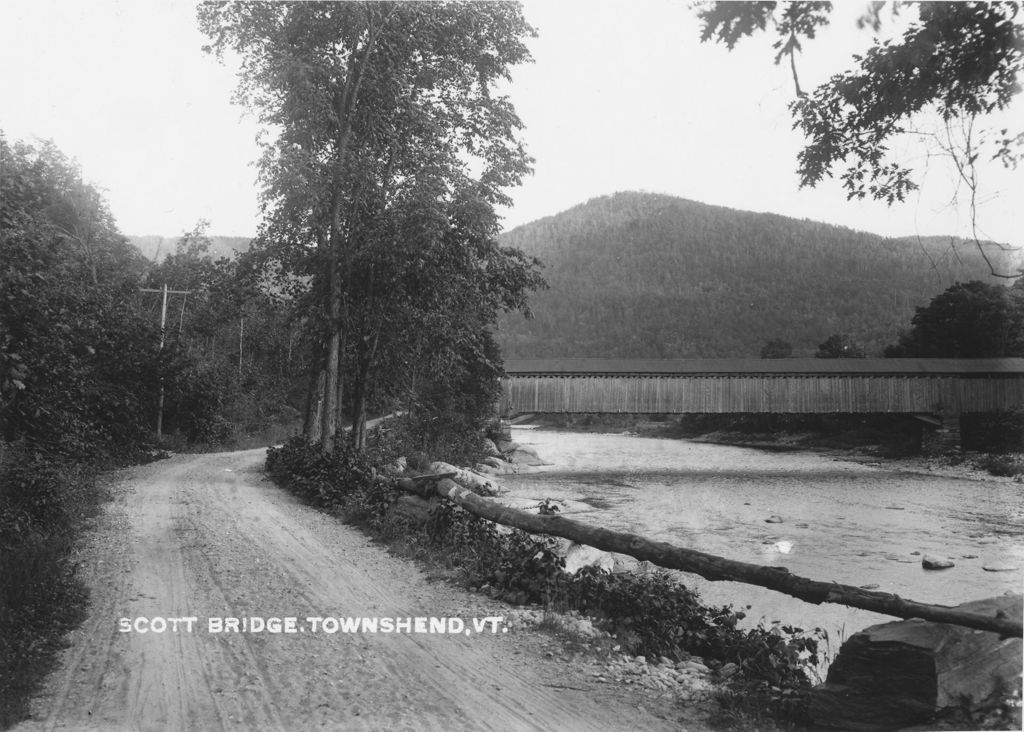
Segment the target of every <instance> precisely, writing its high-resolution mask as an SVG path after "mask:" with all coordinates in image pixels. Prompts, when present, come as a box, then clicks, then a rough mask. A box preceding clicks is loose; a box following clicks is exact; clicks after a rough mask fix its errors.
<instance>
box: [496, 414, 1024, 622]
mask: <svg viewBox="0 0 1024 732" xmlns="http://www.w3.org/2000/svg"><path fill="white" fill-rule="evenodd" d="M513 439H514V440H516V441H517V442H519V443H521V444H524V445H529V446H531V447H534V448H535V449H536V450H537V452H538V453H539V454H540V456H541V458H543V459H544V460H545V461H547V462H549V463H551V465H549V466H545V467H542V468H540V469H539V471H538V472H536V473H527V474H521V475H510V476H503V478H502V482H503V483H504V484H505V485H506V486H507V487H508V488H509V490H510V494H509V495H510V496H513V497H517V498H531V499H536V500H538V501H540V500H543V499H545V498H550V499H553V500H559V501H565V502H566V503H565V505H564V507H563V509H562V513H563V514H564V515H567V516H571V517H573V518H576V519H578V520H580V521H585V522H587V523H593V524H596V525H601V526H606V527H608V528H612V529H617V530H621V531H630V532H633V533H637V534H641V535H643V536H645V537H649V538H654V539H659V540H663V541H668V542H671V543H674V544H676V545H679V546H683V547H688V548H692V549H697V550H700V551H704V552H708V553H711V554H717V555H719V556H723V557H727V558H729V559H736V560H740V561H745V562H753V563H758V564H773V565H780V566H784V567H787V568H788V569H789V570H790V571H791V572H792V573H794V574H797V575H801V576H803V577H808V578H811V579H816V580H822V581H835V582H839V583H841V584H849V585H856V586H864V585H878V588H877V589H878V590H879V591H882V592H893V593H896V594H898V595H900V596H901V597H903V598H905V599H910V600H917V601H920V602H928V603H938V604H943V605H956V604H959V603H962V602H967V601H969V600H977V599H982V598H985V597H992V596H995V595H1000V594H1003V593H1004V592H1007V591H1014V592H1020V591H1022V589H1024V572H1022V571H1021V570H1020V569H1015V570H1013V571H1002V572H989V571H985V570H983V569H982V567H983V565H989V566H992V565H995V564H999V565H1003V566H1004V567H1005V566H1012V567H1016V568H1021V567H1024V486H1022V485H1020V484H1014V483H1011V482H1008V481H1005V480H970V479H962V478H950V477H940V476H935V475H925V474H917V473H910V472H898V471H894V470H891V469H886V468H885V467H884V466H873V465H864V464H860V463H855V462H850V461H845V460H836V459H832V458H829V457H827V456H822V455H819V454H813V453H807V452H785V453H772V452H765V451H762V450H756V449H753V448H743V447H731V446H724V445H710V444H705V443H697V442H689V441H687V440H671V439H658V438H646V437H636V436H632V435H626V434H579V433H567V432H553V431H547V430H537V429H528V428H513ZM773 515H775V516H778V517H779V518H781V519H782V523H766V521H765V519H767V518H769V517H771V516H773ZM913 552H920V555H918V554H914V553H913ZM924 554H938V555H942V556H945V557H949V558H950V559H952V560H953V561H954V562H955V566H954V567H952V568H950V569H944V570H926V569H923V568H922V566H921V555H924ZM680 576H681V578H682V580H683V582H684V583H685V584H687V585H689V586H691V587H694V588H696V589H698V590H699V592H700V594H701V596H702V597H703V598H704V599H705V601H707V602H709V603H711V604H715V605H720V604H732V605H734V606H736V607H737V608H738V609H739V608H742V607H743V606H746V605H751V606H752V608H751V609H750V610H747V611H746V612H747V614H748V620H747V622H748V623H756V622H757V621H759V620H764V621H766V622H771V621H774V620H779V621H781V622H782V623H783V624H785V625H795V626H798V627H803V628H814V627H821V628H823V629H824V630H826V631H827V632H828V633H829V635H830V637H831V638H834V639H839V638H842V637H843V636H845V637H849V636H850V635H851V634H852V633H854V632H856V631H857V630H861V629H863V628H865V627H867V626H868V625H872V624H874V623H876V622H884V621H887V620H892V618H889V617H886V616H882V615H876V614H874V613H869V612H866V611H863V610H855V609H852V608H846V607H843V606H840V605H831V604H825V605H821V606H816V605H812V604H809V603H805V602H803V601H801V600H797V599H795V598H791V597H788V596H786V595H782V594H780V593H777V592H774V591H772V590H767V589H763V588H759V587H753V586H750V585H744V584H739V583H733V582H708V581H706V580H703V579H702V578H700V577H697V576H695V575H689V574H681V575H680Z"/></svg>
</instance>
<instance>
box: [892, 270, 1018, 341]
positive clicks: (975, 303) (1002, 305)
mask: <svg viewBox="0 0 1024 732" xmlns="http://www.w3.org/2000/svg"><path fill="white" fill-rule="evenodd" d="M911 326H912V327H911V329H910V330H909V331H908V332H906V333H904V334H903V335H901V336H900V339H899V342H898V343H897V344H895V345H892V346H890V347H888V348H887V349H886V350H885V355H886V356H891V357H899V356H923V357H929V358H1003V357H1012V356H1024V280H1018V281H1017V282H1016V283H1015V284H1014V286H1013V287H1012V288H1007V287H1002V286H999V285H990V284H986V283H984V282H981V281H978V280H972V281H970V282H964V283H960V282H957V283H956V284H954V285H953V286H952V287H950V288H949V289H947V290H946V291H945V292H942V293H941V294H939V295H937V296H936V297H935V298H933V299H932V301H931V302H930V303H929V304H928V305H927V306H925V307H919V308H917V312H916V314H915V315H914V318H913V320H912V321H911Z"/></svg>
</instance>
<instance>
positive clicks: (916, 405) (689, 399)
mask: <svg viewBox="0 0 1024 732" xmlns="http://www.w3.org/2000/svg"><path fill="white" fill-rule="evenodd" d="M505 372H506V377H505V378H504V379H503V380H502V398H501V404H500V409H501V412H500V413H501V414H502V415H503V416H507V417H508V416H514V415H517V414H530V413H596V412H605V413H622V414H757V413H762V414H763V413H771V414H836V413H846V414H872V413H874V414H877V413H888V414H909V415H915V416H918V417H921V418H922V419H925V420H926V421H929V422H931V423H932V424H934V425H936V426H937V427H939V429H940V430H942V431H956V432H958V431H959V430H958V422H959V416H960V415H961V414H964V413H971V412H994V411H999V410H1005V409H1012V408H1020V407H1024V358H986V359H946V358H848V359H823V358H781V359H648V360H642V359H603V358H564V359H536V360H508V361H506V362H505Z"/></svg>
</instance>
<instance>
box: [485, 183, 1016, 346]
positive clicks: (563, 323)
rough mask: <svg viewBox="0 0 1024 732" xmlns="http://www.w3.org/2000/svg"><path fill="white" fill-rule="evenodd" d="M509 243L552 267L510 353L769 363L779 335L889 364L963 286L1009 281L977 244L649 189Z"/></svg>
mask: <svg viewBox="0 0 1024 732" xmlns="http://www.w3.org/2000/svg"><path fill="white" fill-rule="evenodd" d="M502 240H503V241H502V243H503V244H505V245H508V246H515V247H518V248H520V249H522V250H523V251H525V252H526V253H527V254H530V255H533V256H536V257H538V258H540V259H541V261H542V262H543V263H544V264H545V269H544V275H545V277H546V279H547V280H548V283H549V285H550V289H549V290H547V291H545V292H541V293H537V294H536V295H534V297H533V298H532V299H531V307H532V309H533V312H534V315H535V319H533V320H525V319H524V318H523V317H522V316H521V315H513V316H506V317H504V318H503V320H502V322H501V324H500V329H499V339H500V342H501V344H502V348H503V352H504V354H505V356H506V357H507V358H533V357H550V356H579V357H632V358H716V357H741V356H746V357H750V356H753V357H757V356H758V355H759V354H760V351H761V348H762V346H763V345H764V344H765V343H766V342H767V341H769V340H773V339H782V340H785V341H787V342H789V343H790V344H792V346H793V356H810V355H813V354H814V352H815V351H816V350H817V346H818V344H820V343H822V342H823V341H824V340H825V339H826V338H828V337H829V336H830V335H832V334H834V333H849V334H850V335H852V337H853V339H854V340H855V341H856V342H857V343H859V344H860V345H861V346H862V347H864V348H865V350H866V351H867V353H868V355H880V354H881V351H882V349H883V348H884V347H885V346H886V345H888V344H890V343H892V342H894V341H895V340H896V337H897V335H898V333H899V331H900V329H904V328H907V327H909V325H910V320H911V318H912V317H913V315H914V309H915V307H918V306H921V305H926V304H927V303H928V302H929V301H930V300H931V299H932V298H933V297H934V296H935V295H937V294H938V293H940V292H942V291H943V290H944V289H946V288H947V287H949V286H950V285H952V284H953V283H954V282H956V281H967V280H972V279H982V280H985V281H989V282H996V281H998V280H996V279H995V278H992V277H991V276H990V275H989V273H988V267H987V266H986V265H985V263H984V261H983V260H982V258H981V256H980V255H979V253H978V252H977V251H976V249H975V248H974V245H973V244H968V243H965V242H956V241H953V240H951V239H950V238H948V237H923V238H921V237H908V238H901V239H887V238H883V237H881V236H878V235H874V234H868V233H865V232H860V231H854V230H852V229H848V228H844V227H839V226H833V225H830V224H824V223H820V222H816V221H810V220H806V219H805V220H798V219H793V218H788V217H785V216H778V215H775V214H764V213H753V212H749V211H737V210H734V209H729V208H724V207H720V206H710V205H707V204H703V203H698V202H695V201H689V200H685V199H681V198H674V197H671V196H665V195H657V194H649V193H617V194H614V195H611V196H605V197H601V198H596V199H593V200H591V201H588V202H587V203H584V204H581V205H579V206H576V207H574V208H572V209H569V210H568V211H565V212H563V213H560V214H557V215H555V216H551V217H548V218H544V219H541V220H539V221H535V222H533V223H530V224H526V225H524V226H520V227H518V228H516V229H513V230H512V231H510V232H507V233H505V234H503V235H502ZM1005 264H1006V266H1007V267H1008V268H1009V263H1005ZM1018 266H1019V265H1018Z"/></svg>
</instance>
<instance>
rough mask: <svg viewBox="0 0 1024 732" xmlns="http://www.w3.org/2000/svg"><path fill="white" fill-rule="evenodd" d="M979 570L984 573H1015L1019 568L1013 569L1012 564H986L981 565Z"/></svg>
mask: <svg viewBox="0 0 1024 732" xmlns="http://www.w3.org/2000/svg"><path fill="white" fill-rule="evenodd" d="M981 568H982V569H984V570H985V571H986V572H1016V571H1017V570H1018V569H1020V567H1015V566H1013V565H1012V564H1003V563H1002V562H986V563H985V564H983V565H981Z"/></svg>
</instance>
